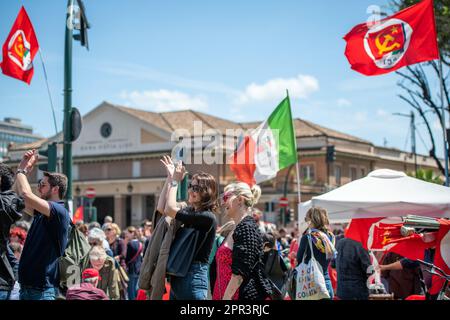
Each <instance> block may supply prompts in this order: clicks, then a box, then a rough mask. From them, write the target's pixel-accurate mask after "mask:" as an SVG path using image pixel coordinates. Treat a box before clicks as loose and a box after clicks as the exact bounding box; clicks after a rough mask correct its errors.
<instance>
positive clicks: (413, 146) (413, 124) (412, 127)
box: [393, 111, 418, 177]
mask: <svg viewBox="0 0 450 320" xmlns="http://www.w3.org/2000/svg"><path fill="white" fill-rule="evenodd" d="M393 115H395V116H401V117H407V118H410V130H411V153H412V155H413V157H414V172H415V174H416V177H417V170H418V168H417V152H416V122H415V116H414V112H413V111H411V113H410V114H405V113H393Z"/></svg>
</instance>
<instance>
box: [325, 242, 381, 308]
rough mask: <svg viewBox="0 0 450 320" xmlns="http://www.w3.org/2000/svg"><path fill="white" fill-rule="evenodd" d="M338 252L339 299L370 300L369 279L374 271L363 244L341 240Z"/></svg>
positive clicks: (336, 263)
mask: <svg viewBox="0 0 450 320" xmlns="http://www.w3.org/2000/svg"><path fill="white" fill-rule="evenodd" d="M336 250H337V252H338V253H337V257H336V261H335V266H336V271H337V293H336V295H337V297H338V298H339V299H343V300H367V299H369V288H368V286H367V279H368V277H369V275H371V274H372V272H373V270H372V268H370V267H371V265H372V264H371V262H370V256H369V253H368V252H367V250H365V249H364V248H363V246H362V245H361V243H359V242H357V241H355V240H352V239H348V238H343V239H341V240H340V241H339V242H338V243H337V245H336ZM333 265H334V261H333V262H332V267H333Z"/></svg>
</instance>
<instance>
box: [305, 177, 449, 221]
mask: <svg viewBox="0 0 450 320" xmlns="http://www.w3.org/2000/svg"><path fill="white" fill-rule="evenodd" d="M311 206H314V207H323V208H325V209H327V211H328V214H329V217H330V220H331V221H334V222H339V221H341V222H342V221H348V220H350V219H352V218H372V217H389V216H406V215H408V214H414V215H422V216H429V217H450V188H448V187H444V186H440V185H437V184H433V183H429V182H426V181H422V180H419V179H416V178H412V177H409V176H407V175H406V174H405V173H403V172H399V171H393V170H388V169H380V170H375V171H372V172H371V173H370V174H369V175H367V177H365V178H362V179H358V180H355V181H352V182H350V183H348V184H345V185H343V186H342V187H340V188H337V189H335V190H332V191H330V192H327V193H325V194H322V195H320V196H317V197H313V198H312V199H311V200H310V201H308V202H306V203H304V204H302V205H301V207H300V210H299V211H300V215H301V216H302V215H304V214H306V211H307V210H308V209H309V208H310V207H311ZM300 219H302V217H300ZM302 220H303V219H302ZM299 221H300V220H299Z"/></svg>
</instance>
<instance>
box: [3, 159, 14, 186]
mask: <svg viewBox="0 0 450 320" xmlns="http://www.w3.org/2000/svg"><path fill="white" fill-rule="evenodd" d="M0 179H1V182H0V191H1V192H4V191H8V190H11V188H12V185H13V184H14V172H13V171H12V169H11V168H10V167H9V166H7V165H6V164H4V163H0Z"/></svg>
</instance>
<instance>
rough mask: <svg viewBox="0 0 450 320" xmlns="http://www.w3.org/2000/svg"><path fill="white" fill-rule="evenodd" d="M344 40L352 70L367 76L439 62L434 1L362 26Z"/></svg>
mask: <svg viewBox="0 0 450 320" xmlns="http://www.w3.org/2000/svg"><path fill="white" fill-rule="evenodd" d="M344 39H345V41H347V47H346V48H345V55H346V56H347V59H348V61H349V62H350V64H351V67H352V69H353V70H356V71H358V72H360V73H362V74H364V75H367V76H372V75H379V74H384V73H389V72H392V71H395V70H397V69H399V68H401V67H404V66H407V65H411V64H415V63H418V62H424V61H429V60H435V59H439V50H438V45H437V35H436V27H435V21H434V11H433V0H423V1H421V2H419V3H418V4H416V5H414V6H411V7H408V8H406V9H404V10H402V11H399V12H397V13H396V14H394V15H392V16H390V17H387V18H384V19H382V20H380V21H379V22H378V23H375V24H372V25H370V24H368V23H361V24H359V25H357V26H356V27H354V28H353V29H352V30H351V31H350V32H349V33H348V34H347V35H346V36H345V37H344Z"/></svg>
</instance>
